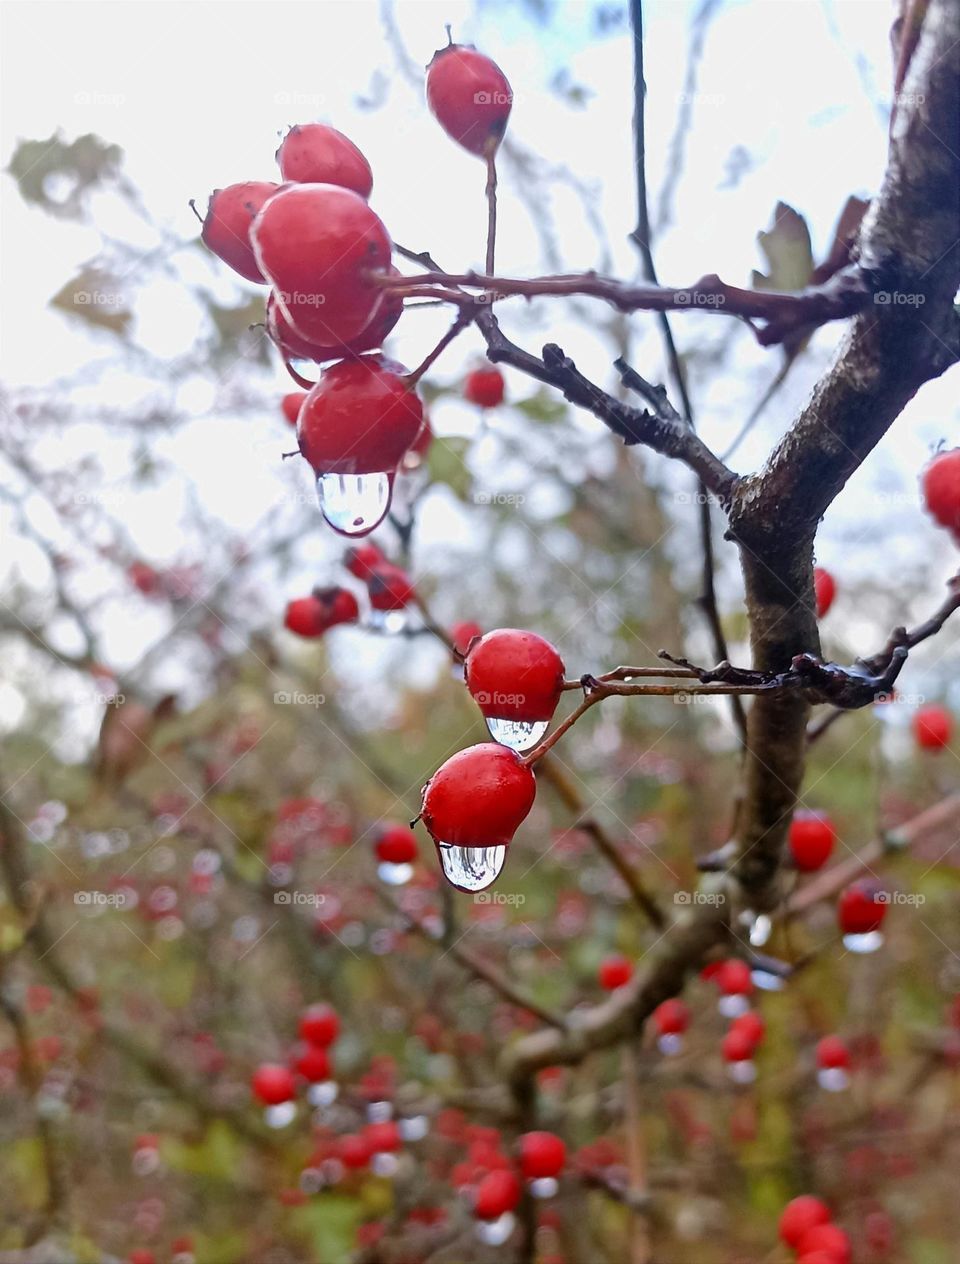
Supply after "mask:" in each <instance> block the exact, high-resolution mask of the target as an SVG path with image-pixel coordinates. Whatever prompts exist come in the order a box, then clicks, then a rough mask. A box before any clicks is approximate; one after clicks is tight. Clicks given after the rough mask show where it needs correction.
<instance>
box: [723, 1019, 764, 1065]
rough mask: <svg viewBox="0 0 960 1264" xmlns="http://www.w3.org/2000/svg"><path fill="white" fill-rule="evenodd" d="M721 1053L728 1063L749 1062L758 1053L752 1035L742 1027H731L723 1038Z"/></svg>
mask: <svg viewBox="0 0 960 1264" xmlns="http://www.w3.org/2000/svg"><path fill="white" fill-rule="evenodd" d="M720 1052H721V1053H722V1054H723V1056H724V1058H725V1060H726V1061H727V1062H749V1061H750V1059H751V1058H752V1057H753V1055H754V1053H755V1052H756V1045H755V1044H754V1042H753V1041H752V1040H751V1039H750V1033H749V1032H748V1031H744V1030H743V1029H742V1028H740V1027H731V1028H730V1030H729V1031H728V1032H727V1034H726V1035H725V1036H724V1038H723V1042H722V1044H721V1045H720Z"/></svg>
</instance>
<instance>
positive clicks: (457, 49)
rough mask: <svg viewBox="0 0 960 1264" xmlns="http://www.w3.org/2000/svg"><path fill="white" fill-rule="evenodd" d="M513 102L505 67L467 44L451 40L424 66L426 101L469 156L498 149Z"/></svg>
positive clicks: (435, 115) (438, 120)
mask: <svg viewBox="0 0 960 1264" xmlns="http://www.w3.org/2000/svg"><path fill="white" fill-rule="evenodd" d="M512 104H513V92H512V90H511V88H510V84H509V83H508V82H507V78H506V76H505V75H504V73H503V71H502V70H501V69H500V67H499V66H498V65H497V64H496V62H495V61H491V59H490V58H489V57H486V56H484V54H483V53H478V52H477V50H476V49H475V48H473V47H471V46H470V45H468V44H452V43H451V44H449V45H448V46H447V47H446V48H441V49H438V50H437V52H435V53H434V55H433V59H432V60H431V62H430V65H429V66H428V67H427V105H428V106H429V107H430V110H431V112H432V114H433V115H434V117H435V118H436V120H437V122H438V123H439V124H440V126H441V127H442V128H443V130H444V131H445V132H446V133H447V135H448V136H449V137H450V138H451V140H455V141H456V142H457V143H458V144H459V145H462V146H463V147H464V149H466V150H469V152H470V153H471V154H477V155H478V156H485V155H488V154H493V153H496V151H497V149H498V147H499V145H500V142H501V141H502V140H503V135H504V132H505V131H506V130H507V119H508V118H509V117H510V107H511V106H512Z"/></svg>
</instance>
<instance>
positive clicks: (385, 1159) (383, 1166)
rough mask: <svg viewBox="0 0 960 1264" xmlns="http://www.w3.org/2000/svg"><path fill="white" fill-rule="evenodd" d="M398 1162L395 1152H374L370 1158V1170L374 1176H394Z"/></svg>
mask: <svg viewBox="0 0 960 1264" xmlns="http://www.w3.org/2000/svg"><path fill="white" fill-rule="evenodd" d="M399 1166H400V1162H399V1160H398V1159H397V1156H396V1155H395V1154H390V1153H388V1152H387V1151H384V1152H383V1153H381V1154H375V1155H374V1156H373V1158H372V1159H371V1160H370V1171H371V1172H373V1174H374V1175H375V1176H396V1174H397V1168H398V1167H399Z"/></svg>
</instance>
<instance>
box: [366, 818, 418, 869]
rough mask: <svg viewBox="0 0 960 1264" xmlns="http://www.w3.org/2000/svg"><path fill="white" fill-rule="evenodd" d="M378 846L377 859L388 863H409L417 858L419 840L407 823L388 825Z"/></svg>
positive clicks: (378, 840)
mask: <svg viewBox="0 0 960 1264" xmlns="http://www.w3.org/2000/svg"><path fill="white" fill-rule="evenodd" d="M376 848H377V859H378V860H382V861H383V862H384V864H388V865H408V864H409V863H410V862H411V861H412V860H416V858H417V840H416V838H415V837H414V834H413V830H411V829H410V828H409V827H408V826H406V825H387V826H386V827H385V828H384V830H383V832H382V833H381V835H380V837H379V838H378V839H377V844H376Z"/></svg>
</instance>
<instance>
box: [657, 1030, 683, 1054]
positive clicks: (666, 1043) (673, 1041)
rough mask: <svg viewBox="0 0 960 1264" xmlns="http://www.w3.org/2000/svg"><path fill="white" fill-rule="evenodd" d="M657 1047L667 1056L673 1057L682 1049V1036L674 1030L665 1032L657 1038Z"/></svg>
mask: <svg viewBox="0 0 960 1264" xmlns="http://www.w3.org/2000/svg"><path fill="white" fill-rule="evenodd" d="M657 1048H658V1049H659V1050H660V1052H661V1053H663V1054H666V1056H667V1057H668V1058H672V1057H675V1056H676V1055H677V1054H678V1053H681V1052H682V1051H683V1037H682V1036H681V1035H678V1033H677V1032H675V1031H670V1032H667V1034H666V1035H665V1036H660V1037H659V1039H658V1040H657Z"/></svg>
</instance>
